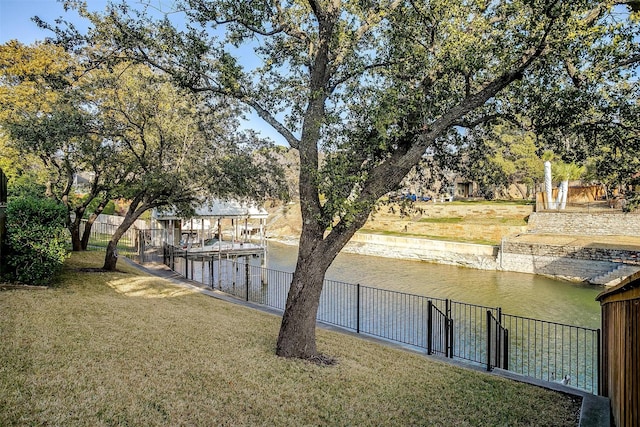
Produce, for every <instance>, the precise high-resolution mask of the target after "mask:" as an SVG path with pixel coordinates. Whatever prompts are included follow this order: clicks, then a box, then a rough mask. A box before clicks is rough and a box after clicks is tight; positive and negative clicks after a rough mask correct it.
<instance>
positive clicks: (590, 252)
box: [499, 239, 640, 281]
mask: <svg viewBox="0 0 640 427" xmlns="http://www.w3.org/2000/svg"><path fill="white" fill-rule="evenodd" d="M499 263H500V268H501V269H503V270H506V271H518V272H521V273H532V274H545V275H549V276H557V277H563V278H566V279H569V280H577V281H586V280H589V279H592V278H595V277H597V276H599V275H601V274H605V273H607V272H608V271H611V270H613V269H615V268H616V267H617V266H618V265H620V263H626V264H636V265H640V251H634V250H624V249H606V248H594V247H582V246H556V245H542V244H535V245H532V244H528V243H522V242H514V241H509V240H508V239H506V240H505V241H504V242H503V244H502V248H501V253H500V256H499Z"/></svg>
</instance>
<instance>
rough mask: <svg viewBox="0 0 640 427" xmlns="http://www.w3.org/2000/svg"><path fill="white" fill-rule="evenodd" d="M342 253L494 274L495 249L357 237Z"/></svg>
mask: <svg viewBox="0 0 640 427" xmlns="http://www.w3.org/2000/svg"><path fill="white" fill-rule="evenodd" d="M343 251H344V252H349V253H357V254H361V255H373V256H381V257H385V258H396V259H406V260H415V261H427V262H435V263H439V264H450V265H458V266H462V267H469V268H477V269H480V270H496V269H497V268H498V265H497V262H496V260H497V255H498V247H497V246H489V245H476V244H472V243H457V242H447V241H440V240H429V239H420V238H411V237H401V236H385V235H379V234H367V233H356V235H355V236H353V237H352V238H351V241H350V242H349V243H348V244H347V246H346V247H345V248H344V249H343Z"/></svg>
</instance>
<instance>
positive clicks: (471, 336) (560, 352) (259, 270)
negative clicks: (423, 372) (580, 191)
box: [163, 246, 600, 394]
mask: <svg viewBox="0 0 640 427" xmlns="http://www.w3.org/2000/svg"><path fill="white" fill-rule="evenodd" d="M216 256H218V257H219V255H216V254H209V255H207V256H203V255H202V254H195V253H191V254H190V253H189V252H188V251H184V250H182V249H180V248H175V247H173V246H165V247H164V251H163V259H164V260H165V264H167V265H169V266H170V267H171V268H172V269H173V270H174V271H176V272H178V273H180V274H183V275H184V276H185V277H188V278H189V279H190V280H194V281H196V282H199V283H201V284H203V285H205V286H207V287H211V288H213V289H217V290H220V291H222V292H225V293H227V294H231V295H233V296H235V297H237V298H240V299H243V300H245V301H251V302H254V303H258V304H262V305H265V306H267V307H270V308H275V309H278V310H284V308H285V303H286V299H287V294H288V292H289V286H290V284H291V280H292V278H293V274H292V273H289V272H282V271H276V270H270V269H267V268H264V267H261V266H256V265H249V264H248V263H245V262H243V261H242V259H222V258H216ZM317 320H318V321H320V322H323V323H327V324H331V325H335V326H339V327H342V328H345V329H348V330H351V331H354V332H357V333H360V334H365V335H369V336H373V337H378V338H382V339H384V340H389V341H392V342H396V343H400V344H403V345H406V346H409V347H411V348H416V349H422V350H424V351H425V352H426V353H428V354H438V355H442V356H444V357H450V358H454V359H458V360H461V361H466V362H468V363H471V364H475V365H478V366H485V367H487V369H489V370H491V369H493V368H494V367H499V368H502V369H507V370H509V371H513V372H516V373H519V374H522V375H525V376H529V377H533V378H536V379H540V380H545V381H557V382H561V381H564V383H565V384H568V385H570V386H573V387H577V388H579V389H581V390H584V391H587V392H590V393H594V394H599V390H598V383H599V382H598V378H599V376H600V372H599V367H600V360H599V358H600V330H599V329H591V328H585V327H581V326H573V325H567V324H561V323H555V322H549V321H544V320H539V319H532V318H527V317H522V316H515V315H511V314H505V313H502V310H501V309H500V308H498V307H487V306H481V305H475V304H469V303H465V302H459V301H452V300H449V299H442V298H433V297H428V296H421V295H413V294H407V293H403V292H397V291H391V290H387V289H379V288H374V287H369V286H363V285H360V284H349V283H343V282H338V281H332V280H326V281H325V284H324V288H323V291H322V294H321V297H320V305H319V308H318V315H317Z"/></svg>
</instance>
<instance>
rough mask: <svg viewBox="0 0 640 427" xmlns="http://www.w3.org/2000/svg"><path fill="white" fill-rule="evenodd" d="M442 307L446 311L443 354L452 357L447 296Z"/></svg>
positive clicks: (450, 325) (450, 320) (450, 319)
mask: <svg viewBox="0 0 640 427" xmlns="http://www.w3.org/2000/svg"><path fill="white" fill-rule="evenodd" d="M444 307H445V313H446V316H445V317H446V321H445V325H444V334H445V337H444V346H445V356H446V357H449V358H451V359H453V318H452V317H451V301H450V300H449V298H447V299H445V300H444Z"/></svg>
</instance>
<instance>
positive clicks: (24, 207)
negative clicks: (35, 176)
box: [7, 197, 69, 285]
mask: <svg viewBox="0 0 640 427" xmlns="http://www.w3.org/2000/svg"><path fill="white" fill-rule="evenodd" d="M65 219H66V208H65V207H64V206H62V205H60V204H58V203H56V202H55V201H53V200H50V199H42V198H33V197H22V198H18V199H14V200H12V201H10V202H9V204H8V205H7V246H8V250H9V254H8V260H7V261H8V263H7V264H8V267H9V273H10V274H11V275H12V276H13V278H14V279H16V280H18V281H20V282H23V283H27V284H30V285H47V284H48V283H50V281H51V278H52V277H54V276H55V275H56V273H58V272H59V271H60V269H61V268H62V264H63V262H64V260H65V259H66V257H67V242H68V240H69V239H68V237H67V229H66V227H65V222H66V221H65Z"/></svg>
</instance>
